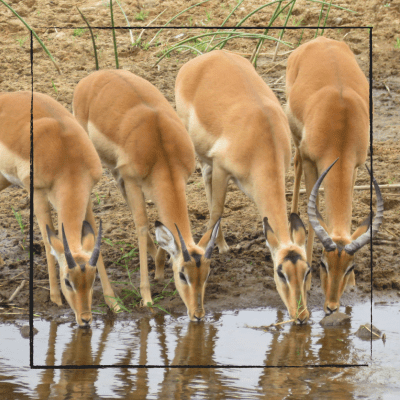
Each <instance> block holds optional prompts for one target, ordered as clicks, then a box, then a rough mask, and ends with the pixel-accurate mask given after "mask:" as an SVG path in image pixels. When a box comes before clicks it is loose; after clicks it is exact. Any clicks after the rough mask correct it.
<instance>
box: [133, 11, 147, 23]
mask: <svg viewBox="0 0 400 400" xmlns="http://www.w3.org/2000/svg"><path fill="white" fill-rule="evenodd" d="M148 15H149V12H148V11H144V10H140V12H139V13H137V14H136V15H135V19H136V21H144V20H145V19H146V18H147V17H148Z"/></svg>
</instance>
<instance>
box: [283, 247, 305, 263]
mask: <svg viewBox="0 0 400 400" xmlns="http://www.w3.org/2000/svg"><path fill="white" fill-rule="evenodd" d="M301 258H302V257H301V255H300V254H299V253H297V252H295V251H293V250H290V251H289V252H288V253H287V254H286V256H285V258H284V259H283V260H284V261H291V262H292V263H293V264H296V262H297V260H301Z"/></svg>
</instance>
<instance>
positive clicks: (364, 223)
mask: <svg viewBox="0 0 400 400" xmlns="http://www.w3.org/2000/svg"><path fill="white" fill-rule="evenodd" d="M373 217H374V213H373V212H372V215H371V214H369V215H368V217H367V218H365V219H364V221H362V222H361V224H360V225H359V227H358V228H357V229H356V230H355V231H354V233H353V234H352V235H351V240H352V241H353V240H356V239H357V238H358V237H359V236H361V235H362V234H363V233H365V232H367V230H368V228H369V226H370V224H371V219H372V218H373Z"/></svg>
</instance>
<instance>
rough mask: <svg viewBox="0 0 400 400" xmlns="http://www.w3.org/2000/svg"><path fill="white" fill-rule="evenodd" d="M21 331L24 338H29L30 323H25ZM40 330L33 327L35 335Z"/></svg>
mask: <svg viewBox="0 0 400 400" xmlns="http://www.w3.org/2000/svg"><path fill="white" fill-rule="evenodd" d="M19 331H20V332H21V336H22V337H23V338H24V339H29V325H24V326H21V328H19ZM38 332H39V331H38V330H37V329H36V328H33V335H36V334H37V333H38Z"/></svg>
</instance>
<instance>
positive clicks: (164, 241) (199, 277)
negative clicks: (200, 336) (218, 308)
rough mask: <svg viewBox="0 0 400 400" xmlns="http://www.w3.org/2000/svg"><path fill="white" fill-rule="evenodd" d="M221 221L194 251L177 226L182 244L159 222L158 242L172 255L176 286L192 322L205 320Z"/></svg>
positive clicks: (206, 234) (157, 230)
mask: <svg viewBox="0 0 400 400" xmlns="http://www.w3.org/2000/svg"><path fill="white" fill-rule="evenodd" d="M219 224H220V219H219V220H218V221H217V223H216V224H215V225H214V228H213V229H210V230H209V231H207V232H206V233H205V234H204V236H203V237H202V238H201V239H200V241H199V243H198V245H197V246H195V247H193V248H192V249H191V250H190V251H189V250H188V249H187V247H186V244H185V242H184V240H183V237H182V235H181V233H180V231H179V228H178V227H177V226H176V225H175V226H176V230H177V233H178V237H179V242H180V243H179V244H178V243H177V242H176V240H175V238H174V235H173V234H172V233H171V231H170V230H169V229H168V228H167V227H166V226H164V225H163V224H162V223H161V222H159V221H156V223H155V226H156V239H157V241H158V244H159V245H160V246H161V247H162V248H163V249H164V250H165V251H167V252H168V253H169V255H170V256H171V260H172V269H173V271H174V280H175V286H176V289H177V290H178V293H179V295H180V296H181V298H182V300H183V302H184V303H185V305H186V308H187V313H188V316H189V318H190V320H191V321H201V320H202V319H203V318H204V315H205V311H204V306H203V302H204V292H205V288H206V283H207V278H208V275H209V274H210V262H211V253H212V251H213V248H214V245H215V239H216V237H217V234H218V229H219Z"/></svg>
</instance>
